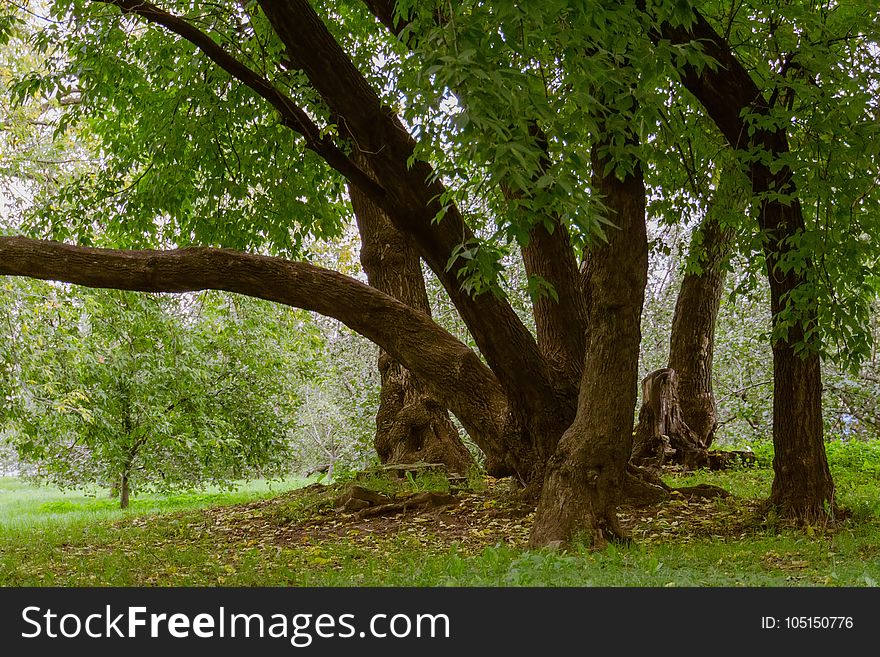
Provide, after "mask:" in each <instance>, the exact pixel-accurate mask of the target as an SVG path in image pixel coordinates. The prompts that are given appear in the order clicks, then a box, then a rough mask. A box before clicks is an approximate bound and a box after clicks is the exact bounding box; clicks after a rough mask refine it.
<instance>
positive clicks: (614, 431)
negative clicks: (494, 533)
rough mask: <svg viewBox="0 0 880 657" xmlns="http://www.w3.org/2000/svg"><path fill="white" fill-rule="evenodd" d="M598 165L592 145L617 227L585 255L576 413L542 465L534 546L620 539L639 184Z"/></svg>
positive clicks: (597, 179) (643, 257)
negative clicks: (584, 328) (583, 340)
mask: <svg viewBox="0 0 880 657" xmlns="http://www.w3.org/2000/svg"><path fill="white" fill-rule="evenodd" d="M604 164H605V163H604V162H603V161H601V160H600V158H599V157H598V155H597V152H596V149H595V148H594V150H593V171H594V183H593V185H594V189H595V191H596V193H598V194H599V195H601V196H602V200H603V202H604V203H605V205H606V207H607V208H608V211H609V218H610V219H611V221H612V222H613V223H614V224H615V225H616V226H617V227H618V228H617V229H611V230H609V232H608V242H607V243H606V244H603V245H601V246H597V247H596V248H594V249H593V250H592V251H591V252H590V258H589V263H588V266H587V271H586V273H585V283H586V290H585V297H586V300H587V319H588V328H589V333H588V336H587V339H588V341H587V351H586V359H585V362H584V368H583V376H582V378H581V388H580V396H579V398H578V409H577V415H576V417H575V419H574V422H573V423H572V425H571V426H570V427H569V428H568V430H567V431H566V432H565V433H564V434H563V436H562V439H561V440H560V441H559V444H558V445H557V448H556V452H555V453H554V454H553V457H552V458H551V459H550V462H549V464H548V467H547V474H546V477H545V480H544V487H543V490H542V491H541V499H540V502H539V504H538V511H537V513H536V516H535V524H534V526H533V528H532V534H531V537H530V540H529V543H530V545H531V546H532V547H538V546H542V545H556V544H567V543H569V542H570V541H571V540H572V539H573V538H575V537H576V536H577V535H578V534H581V533H583V534H584V536H585V538H586V539H587V540H588V541H589V542H590V543H591V544H592V545H594V546H596V547H600V546H602V545H603V544H604V543H605V541H606V539H607V538H609V537H611V538H615V537H617V538H620V537H623V536H624V532H623V531H622V529H621V527H620V525H619V523H618V519H617V505H618V503H619V500H620V497H621V495H622V492H623V488H624V484H625V482H626V467H627V462H628V461H629V457H630V453H631V451H632V430H633V416H634V414H635V405H636V398H637V386H638V361H639V344H640V342H641V327H640V322H641V313H642V304H643V302H644V294H645V286H646V284H647V270H648V243H647V235H646V230H645V185H644V181H643V179H642V174H641V171H640V170H638V169H637V170H636V171H635V172H634V173H633V174H630V175H628V176H627V177H626V178H625V179H624V180H623V181H620V180H618V179H617V178H616V177H614V174H613V173H612V174H611V175H609V176H602V175H600V173H599V172H602V171H604V170H605V169H604Z"/></svg>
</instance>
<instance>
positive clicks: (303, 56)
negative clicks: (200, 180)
mask: <svg viewBox="0 0 880 657" xmlns="http://www.w3.org/2000/svg"><path fill="white" fill-rule="evenodd" d="M259 4H260V6H261V7H262V9H263V13H264V14H265V15H266V18H267V19H268V21H269V23H270V25H271V26H272V28H273V29H274V30H275V33H276V34H277V35H278V37H279V38H280V39H281V41H282V42H283V43H284V45H285V46H286V49H287V54H288V56H289V57H290V59H291V61H292V62H293V65H294V66H296V67H297V68H299V69H301V70H302V71H303V72H304V73H305V74H306V77H308V79H309V82H310V83H311V85H312V87H313V88H314V89H315V91H317V93H318V94H319V95H320V96H321V98H322V99H323V100H324V102H325V103H326V104H327V106H328V107H329V108H330V111H331V112H332V113H333V115H334V116H335V117H336V118H337V122H338V124H339V127H340V130H341V131H342V133H343V134H345V135H346V136H349V137H350V138H351V140H352V141H353V142H354V143H355V145H356V147H357V148H358V150H360V151H361V152H362V153H363V155H364V156H365V157H366V158H367V159H368V160H369V162H370V167H371V169H372V170H373V172H374V173H375V175H376V179H377V180H378V181H379V184H381V185H382V187H383V188H384V189H385V191H386V194H387V198H386V199H384V200H383V201H382V202H379V203H377V205H379V207H381V208H382V209H383V210H385V212H386V213H387V214H388V216H389V218H390V219H391V221H392V222H393V223H394V224H395V225H396V226H397V227H398V228H399V229H400V230H401V231H403V232H405V233H407V234H410V235H412V236H413V239H414V240H415V243H416V246H417V248H418V250H419V255H420V256H421V257H422V258H423V259H424V260H425V262H426V263H427V264H428V266H429V267H430V268H431V269H432V270H433V271H434V273H435V274H436V275H437V277H438V279H439V280H440V281H441V282H442V283H443V287H444V288H445V290H446V292H447V293H448V294H449V297H450V299H452V302H453V304H454V305H455V307H456V309H457V310H458V311H459V313H460V314H461V317H462V319H463V320H464V321H465V323H466V324H467V326H468V329H469V330H470V332H471V334H472V335H473V337H474V340H475V341H476V343H477V345H478V347H479V348H480V352H481V353H482V354H483V355H484V356H485V358H486V360H487V361H488V363H489V365H490V367H491V368H492V371H493V372H495V373H496V375H497V376H498V378H499V380H500V381H501V383H502V385H504V386H505V389H506V390H507V391H508V393H509V394H513V395H517V396H521V398H520V399H519V400H518V401H519V402H521V403H523V404H525V405H526V406H528V407H531V408H532V410H536V409H535V407H536V406H537V405H539V404H542V403H543V401H544V400H546V399H547V396H548V395H550V394H552V393H553V383H552V376H551V375H550V371H549V367H548V364H547V361H546V359H545V358H544V357H543V355H542V354H541V353H540V351H539V349H538V345H537V343H536V341H535V339H534V338H533V337H532V335H531V333H530V332H529V330H528V329H527V328H526V327H525V325H524V324H523V323H522V321H521V320H520V319H519V317H518V316H517V315H516V312H515V311H514V310H513V308H512V306H511V305H510V303H509V302H508V301H507V300H505V299H503V298H499V297H498V296H496V295H493V294H482V295H479V296H476V297H474V296H471V294H470V293H469V292H468V291H467V290H465V289H463V287H462V281H461V280H459V277H458V270H459V269H460V268H461V267H462V266H463V265H464V264H465V261H464V259H463V258H462V257H460V256H459V257H458V258H455V259H453V258H452V255H453V254H454V253H455V251H456V249H457V247H459V246H460V245H461V244H462V243H463V242H468V241H469V240H471V239H474V234H473V232H472V231H471V229H470V228H469V227H468V226H467V224H466V223H465V221H464V218H463V217H462V215H461V213H460V212H459V210H458V208H457V207H456V206H455V204H454V203H450V204H448V205H446V206H444V205H442V204H441V199H443V198H445V197H446V196H448V194H447V192H446V189H445V187H444V186H443V184H442V182H441V181H440V180H439V179H438V176H437V175H436V171H434V169H433V168H432V167H431V166H430V165H429V164H428V163H427V162H425V161H423V160H419V159H418V158H416V157H415V146H416V144H415V141H414V140H413V138H412V136H411V135H410V134H409V132H407V130H406V128H405V126H404V125H403V123H402V122H401V121H400V119H399V117H398V116H397V114H396V113H395V112H394V110H393V109H391V108H390V107H388V106H387V105H386V104H384V103H383V102H382V99H381V98H380V96H379V94H378V93H377V92H376V90H375V89H374V88H373V87H372V85H371V84H370V82H369V81H368V80H367V79H366V78H365V77H364V75H363V74H362V73H361V72H360V71H359V70H358V68H357V67H356V66H355V65H354V63H353V62H352V61H351V59H350V57H349V56H348V53H346V51H345V50H344V49H343V48H342V46H341V45H340V44H339V42H338V41H337V40H336V39H335V38H334V36H333V35H332V34H331V33H330V31H329V30H328V29H327V26H326V25H325V23H324V21H323V20H322V19H321V17H320V16H318V14H317V13H316V12H315V10H314V8H313V7H312V6H311V4H309V2H308V0H271V1H270V0H259ZM438 217H442V220H441V221H437V218H438ZM451 260H454V261H451ZM523 372H528V373H529V375H528V376H526V377H524V376H523Z"/></svg>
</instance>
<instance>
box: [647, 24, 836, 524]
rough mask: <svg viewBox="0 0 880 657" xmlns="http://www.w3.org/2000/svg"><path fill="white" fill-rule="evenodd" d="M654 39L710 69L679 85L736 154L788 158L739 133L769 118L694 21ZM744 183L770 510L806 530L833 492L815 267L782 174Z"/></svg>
mask: <svg viewBox="0 0 880 657" xmlns="http://www.w3.org/2000/svg"><path fill="white" fill-rule="evenodd" d="M653 36H654V37H655V38H661V37H662V38H664V39H667V40H669V41H670V42H671V43H672V44H684V43H689V42H692V41H698V42H699V44H700V49H701V50H702V51H703V53H704V54H705V55H707V56H709V57H711V58H712V59H714V60H715V62H717V65H715V66H712V67H703V68H697V67H694V66H691V65H686V66H683V67H682V68H681V69H680V71H679V73H680V76H681V81H682V84H683V85H684V86H685V87H686V88H687V89H688V90H689V91H690V92H691V93H693V94H694V96H695V97H696V98H697V100H698V101H699V102H700V103H701V104H702V105H703V107H705V108H706V111H707V112H708V114H709V116H710V117H711V118H712V120H713V121H714V122H715V124H716V125H717V126H718V129H719V130H720V131H721V133H722V134H723V135H724V137H725V138H726V139H727V141H728V142H729V143H730V145H731V146H732V147H733V148H734V149H736V150H743V151H752V152H754V151H756V150H757V151H759V152H762V153H764V154H767V155H769V156H770V158H771V159H772V160H775V161H776V163H778V162H784V159H785V158H786V157H787V156H788V153H789V146H788V136H787V134H786V131H785V129H784V128H772V127H771V128H766V127H761V125H760V124H757V123H756V124H748V123H747V117H748V116H749V115H765V116H766V115H769V114H770V110H771V107H770V104H769V103H768V102H767V100H766V99H765V98H764V96H763V95H762V93H761V90H760V89H759V88H758V86H757V85H756V84H755V82H754V80H752V78H751V76H750V75H749V73H748V71H747V70H746V69H745V68H744V67H743V66H742V64H741V63H740V62H739V61H738V60H737V59H736V57H734V55H733V52H732V50H731V49H730V46H729V44H728V43H727V42H726V41H725V40H724V39H723V38H722V37H721V36H720V35H719V34H718V33H717V32H716V31H715V30H714V29H713V28H712V26H711V25H709V23H708V22H707V21H706V19H705V18H704V17H703V16H702V15H700V14H699V12H696V11H695V12H694V22H693V24H692V25H690V26H689V27H687V28H686V27H683V26H673V25H670V24H668V23H667V24H662V25H660V26H659V28H658V32H657V34H654V35H653ZM765 124H766V122H765ZM747 173H748V176H749V179H750V180H751V182H752V192H753V194H754V195H755V196H757V197H758V198H759V199H760V205H759V207H758V225H759V227H760V229H761V232H762V237H763V238H764V239H763V244H764V256H765V260H766V263H767V277H768V279H769V281H770V308H771V312H772V324H773V337H772V347H773V379H774V385H773V446H774V449H775V456H774V459H773V469H774V473H775V477H774V480H773V488H772V492H771V495H770V504H771V505H772V506H775V507H776V508H777V509H778V510H779V511H780V513H781V514H782V515H784V516H786V517H792V518H795V519H798V520H801V521H805V522H812V521H815V520H820V519H822V518H825V517H826V516H827V514H828V510H829V509H830V508H833V505H834V483H833V481H832V479H831V471H830V470H829V468H828V461H827V459H826V456H825V442H824V435H823V433H824V428H823V424H822V377H821V367H820V359H819V354H818V352H817V351H816V349H815V345H813V344H810V342H811V340H810V339H809V337H808V336H809V335H810V333H811V332H812V331H810V329H812V328H813V327H814V326H815V323H816V321H817V316H816V315H817V307H818V302H817V300H816V299H815V298H814V297H811V296H806V297H805V295H809V294H810V281H809V278H810V276H811V272H812V268H813V264H812V262H811V261H810V258H809V257H808V254H804V253H801V254H796V253H794V250H795V249H796V248H797V246H796V245H798V244H799V243H801V242H802V240H801V239H800V238H801V236H802V235H803V233H804V231H805V228H806V225H805V221H804V215H803V211H802V209H801V205H800V202H799V200H798V198H797V189H796V186H795V184H794V180H793V178H792V170H791V168H790V167H789V166H788V165H787V164H784V163H782V164H780V165H779V166H773V167H771V166H770V165H769V164H768V163H767V158H765V157H755V156H754V155H753V154H752V153H750V154H749V164H748V169H747ZM795 299H800V301H799V303H797V304H795V303H794V300H795Z"/></svg>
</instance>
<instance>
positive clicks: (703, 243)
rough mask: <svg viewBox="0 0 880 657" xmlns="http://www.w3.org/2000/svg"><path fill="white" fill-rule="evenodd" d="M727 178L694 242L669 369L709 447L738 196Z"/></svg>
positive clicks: (687, 416)
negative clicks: (718, 324)
mask: <svg viewBox="0 0 880 657" xmlns="http://www.w3.org/2000/svg"><path fill="white" fill-rule="evenodd" d="M725 176H726V177H728V178H730V177H733V173H732V172H722V174H721V181H720V186H719V190H718V192H716V195H715V197H714V198H713V199H712V201H711V202H710V205H709V208H708V209H707V211H706V216H705V218H704V219H703V222H702V223H701V224H700V226H699V228H698V229H697V230H696V231H695V233H694V236H693V239H692V240H691V247H690V255H689V257H690V260H691V261H692V264H691V266H690V267H688V268H687V269H686V271H685V275H684V278H683V279H682V282H681V288H680V290H679V293H678V299H677V300H676V302H675V314H674V315H673V319H672V331H671V334H670V340H669V362H668V367H669V368H670V369H672V370H675V372H676V374H677V376H678V401H679V404H680V406H681V412H682V419H683V420H684V422H685V424H687V426H688V427H690V429H691V430H693V432H694V433H695V434H696V436H697V438H698V440H699V442H700V443H701V444H702V445H703V447H706V448H708V447H709V446H710V445H711V444H712V440H713V439H714V438H715V429H716V427H717V426H718V409H717V406H716V404H715V394H714V393H713V391H712V356H713V352H714V349H715V321H716V320H717V318H718V309H719V306H720V304H721V295H722V294H723V293H724V279H725V278H726V276H727V264H728V260H729V255H730V246H731V240H732V238H733V231H732V230H731V229H730V228H729V227H727V226H725V225H724V224H723V223H722V219H721V218H720V217H719V214H721V213H723V212H724V211H725V210H728V209H732V208H729V205H730V204H731V203H733V202H734V198H736V195H735V194H734V193H733V190H728V189H726V188H727V187H728V186H731V185H733V184H734V183H735V181H727V180H725Z"/></svg>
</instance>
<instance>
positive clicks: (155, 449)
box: [7, 286, 297, 508]
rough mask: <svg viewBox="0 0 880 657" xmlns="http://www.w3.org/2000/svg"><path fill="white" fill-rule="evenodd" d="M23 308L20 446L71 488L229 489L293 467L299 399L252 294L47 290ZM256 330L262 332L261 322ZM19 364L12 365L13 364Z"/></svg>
mask: <svg viewBox="0 0 880 657" xmlns="http://www.w3.org/2000/svg"><path fill="white" fill-rule="evenodd" d="M43 293H44V295H45V296H44V297H43V299H42V300H41V301H40V302H39V303H36V304H35V303H33V300H31V302H30V303H24V302H22V301H20V300H19V301H18V302H17V303H16V304H14V306H15V307H14V308H13V309H12V310H13V314H14V315H15V322H14V324H15V326H17V332H18V334H17V335H16V336H14V338H13V339H14V340H15V342H16V345H15V347H16V351H15V363H16V364H15V365H14V366H13V367H11V368H7V370H8V371H7V376H9V375H10V374H11V375H12V376H13V378H15V379H17V381H18V384H19V385H18V388H17V390H16V391H15V392H13V393H12V394H10V395H8V396H7V397H8V403H7V404H8V408H9V410H10V411H11V413H10V414H11V418H12V420H13V426H14V427H15V430H14V434H13V440H12V442H13V445H14V446H15V448H16V450H17V452H18V454H19V456H20V458H21V459H22V460H23V461H26V462H33V463H37V464H38V465H39V468H38V473H39V476H40V477H41V478H43V479H46V480H49V481H52V482H54V483H57V484H60V485H62V486H64V485H80V484H84V483H87V482H89V483H100V484H109V485H111V486H112V488H113V490H114V492H115V493H116V494H117V495H118V496H119V501H120V506H121V507H122V508H126V507H127V506H128V503H129V498H130V496H131V495H132V493H133V491H135V490H144V489H153V490H173V489H181V488H191V487H195V486H199V485H202V484H205V483H215V484H220V485H223V484H228V483H229V482H230V481H232V480H234V479H237V478H242V477H247V476H253V475H261V474H275V473H279V472H280V471H282V468H284V467H285V465H286V457H287V456H288V454H289V449H288V422H289V418H292V417H293V415H294V413H295V410H296V405H297V398H296V395H295V392H294V391H293V389H292V388H291V387H290V386H288V385H287V384H286V379H285V372H289V371H292V368H291V366H290V363H288V362H287V361H286V357H285V353H284V351H283V350H282V349H281V345H280V343H279V341H278V340H273V339H272V336H271V335H268V334H267V330H266V322H265V321H264V320H265V318H261V326H262V327H263V328H262V329H260V328H255V327H254V326H252V325H251V323H252V322H253V321H254V316H255V315H257V314H258V313H257V312H255V309H254V308H253V307H252V306H254V305H255V304H253V302H247V303H244V304H243V303H242V302H241V301H239V300H234V299H230V298H229V297H224V296H221V295H201V296H199V297H187V298H185V299H183V300H180V299H176V300H175V299H171V298H168V297H163V296H139V295H136V294H130V293H119V292H110V291H92V292H81V293H78V294H77V295H76V296H74V295H73V294H71V293H69V292H67V291H66V290H65V289H62V288H57V287H56V288H53V287H49V286H45V287H44V288H43ZM255 330H256V331H257V332H256V333H254V331H255ZM10 370H11V371H10Z"/></svg>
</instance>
